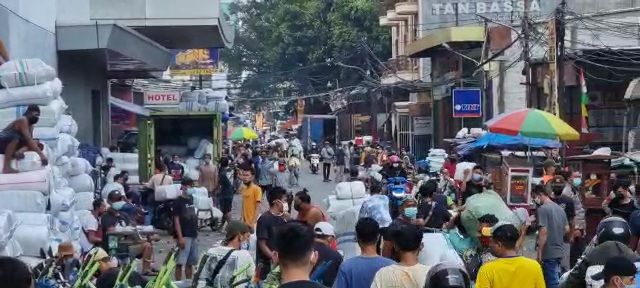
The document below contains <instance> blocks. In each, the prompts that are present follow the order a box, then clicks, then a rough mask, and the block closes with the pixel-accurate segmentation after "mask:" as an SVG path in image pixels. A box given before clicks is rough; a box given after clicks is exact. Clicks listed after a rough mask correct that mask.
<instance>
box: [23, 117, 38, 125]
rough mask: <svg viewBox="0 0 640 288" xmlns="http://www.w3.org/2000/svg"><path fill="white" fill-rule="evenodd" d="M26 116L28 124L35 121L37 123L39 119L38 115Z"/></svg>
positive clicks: (33, 123) (32, 123)
mask: <svg viewBox="0 0 640 288" xmlns="http://www.w3.org/2000/svg"><path fill="white" fill-rule="evenodd" d="M26 118H27V122H29V125H35V124H36V123H38V120H40V117H38V116H33V115H29V116H26Z"/></svg>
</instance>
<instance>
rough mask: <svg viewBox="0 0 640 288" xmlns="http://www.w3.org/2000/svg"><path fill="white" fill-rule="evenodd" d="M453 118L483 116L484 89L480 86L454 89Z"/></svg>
mask: <svg viewBox="0 0 640 288" xmlns="http://www.w3.org/2000/svg"><path fill="white" fill-rule="evenodd" d="M452 94H453V97H451V98H452V99H453V105H451V106H453V118H474V117H481V116H482V91H481V90H480V89H478V88H469V89H468V88H460V89H453V92H452Z"/></svg>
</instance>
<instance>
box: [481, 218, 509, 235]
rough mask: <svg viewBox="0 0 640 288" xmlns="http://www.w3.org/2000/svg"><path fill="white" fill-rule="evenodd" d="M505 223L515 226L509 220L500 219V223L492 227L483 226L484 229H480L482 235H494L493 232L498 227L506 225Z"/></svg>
mask: <svg viewBox="0 0 640 288" xmlns="http://www.w3.org/2000/svg"><path fill="white" fill-rule="evenodd" d="M504 225H511V226H513V224H511V223H509V222H506V221H499V222H498V223H496V225H493V226H491V227H482V229H480V235H482V236H484V237H492V236H493V232H495V231H496V229H498V228H500V227H501V226H504ZM514 227H515V226H514Z"/></svg>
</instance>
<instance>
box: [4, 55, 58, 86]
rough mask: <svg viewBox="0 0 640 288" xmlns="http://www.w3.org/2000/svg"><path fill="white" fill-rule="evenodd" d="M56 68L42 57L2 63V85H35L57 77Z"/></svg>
mask: <svg viewBox="0 0 640 288" xmlns="http://www.w3.org/2000/svg"><path fill="white" fill-rule="evenodd" d="M56 75H57V74H56V70H55V69H54V68H53V67H51V66H49V65H47V64H46V63H44V61H42V60H41V59H37V58H30V59H16V60H10V61H7V62H6V63H4V64H2V65H0V86H2V87H8V88H14V87H23V86H33V85H38V84H42V83H44V82H47V81H51V80H53V79H55V78H56Z"/></svg>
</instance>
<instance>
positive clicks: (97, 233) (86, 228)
mask: <svg viewBox="0 0 640 288" xmlns="http://www.w3.org/2000/svg"><path fill="white" fill-rule="evenodd" d="M107 209H108V206H107V202H106V201H105V200H104V199H102V198H99V199H96V200H93V210H91V214H87V215H86V216H85V217H82V219H80V224H82V232H83V233H82V234H80V240H79V242H80V247H82V252H87V251H89V250H91V248H93V247H94V246H100V245H101V244H102V236H103V235H102V229H100V217H102V214H104V212H105V211H107Z"/></svg>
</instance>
